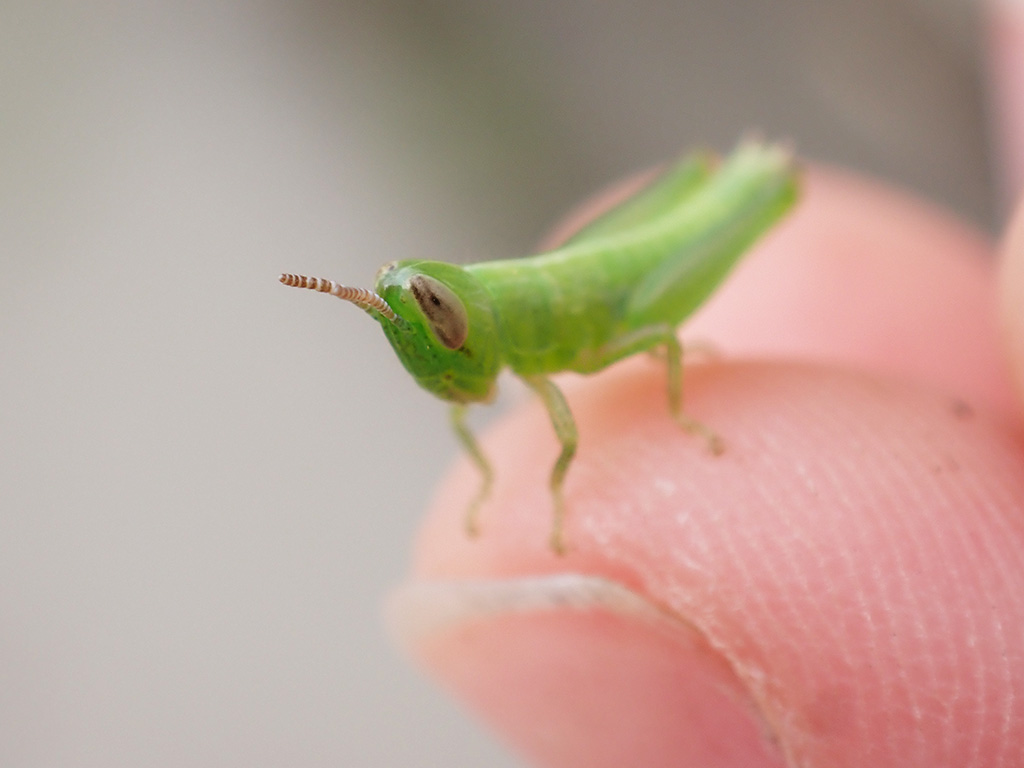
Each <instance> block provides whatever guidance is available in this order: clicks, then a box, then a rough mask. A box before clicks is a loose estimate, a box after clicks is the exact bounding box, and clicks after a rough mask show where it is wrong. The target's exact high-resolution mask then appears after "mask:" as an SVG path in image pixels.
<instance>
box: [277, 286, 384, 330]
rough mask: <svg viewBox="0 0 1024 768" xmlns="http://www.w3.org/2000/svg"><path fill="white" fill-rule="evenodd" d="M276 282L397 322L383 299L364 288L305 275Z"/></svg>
mask: <svg viewBox="0 0 1024 768" xmlns="http://www.w3.org/2000/svg"><path fill="white" fill-rule="evenodd" d="M278 280H280V281H281V282H282V283H284V284H285V285H290V286H292V287H293V288H309V289H310V290H312V291H320V292H321V293H329V294H331V295H332V296H337V297H338V298H339V299H344V300H345V301H350V302H352V303H353V304H355V305H356V306H357V307H359V308H360V309H365V310H367V311H369V310H371V309H372V310H374V311H376V312H378V313H380V314H381V315H383V316H384V317H386V318H387V319H388V320H390V321H391V322H392V323H394V322H396V321H397V320H398V315H396V314H395V310H393V309H392V308H391V307H390V306H389V305H388V303H387V302H386V301H384V299H383V298H382V297H381V296H379V295H377V294H376V293H374V292H373V291H371V290H368V289H366V288H350V287H348V286H347V285H338V283H336V282H334V281H333V280H324V279H323V278H322V277H306V276H305V275H289V274H283V275H281V276H280V277H279V278H278Z"/></svg>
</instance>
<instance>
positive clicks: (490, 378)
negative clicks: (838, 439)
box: [280, 142, 798, 554]
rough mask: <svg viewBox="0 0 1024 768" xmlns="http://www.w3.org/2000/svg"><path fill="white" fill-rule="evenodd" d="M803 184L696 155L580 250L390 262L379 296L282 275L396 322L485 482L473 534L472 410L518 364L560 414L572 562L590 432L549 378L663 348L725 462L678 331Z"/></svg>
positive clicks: (388, 325) (402, 342) (679, 413)
mask: <svg viewBox="0 0 1024 768" xmlns="http://www.w3.org/2000/svg"><path fill="white" fill-rule="evenodd" d="M797 187H798V183H797V171H796V168H795V166H794V163H793V160H792V157H791V155H790V153H789V152H787V151H786V150H784V149H782V148H780V147H777V146H765V145H762V144H758V143H755V142H748V143H744V144H741V145H740V146H739V147H738V148H737V149H736V150H735V151H734V152H733V153H732V154H731V155H730V156H729V157H728V158H726V159H725V160H724V161H723V162H722V163H721V165H718V164H717V163H716V162H715V160H714V158H712V157H711V156H709V155H707V154H693V155H689V156H687V157H684V158H683V159H682V160H681V161H679V162H678V163H676V164H675V165H673V166H671V167H669V168H668V169H667V170H666V171H665V172H663V173H662V174H661V175H660V176H658V177H657V178H656V179H655V180H654V181H653V182H652V183H651V184H649V185H648V186H647V187H646V188H645V189H643V190H641V191H640V192H639V193H637V194H636V195H634V196H632V197H630V198H629V199H627V200H626V201H625V202H622V203H620V204H619V205H618V206H616V207H614V208H612V209H611V210H610V211H608V212H607V213H605V214H604V215H602V216H600V217H598V218H597V219H596V220H595V221H593V222H591V223H590V224H588V225H586V226H585V227H583V229H582V230H581V231H579V232H577V233H576V234H575V235H573V236H572V237H571V238H570V239H569V240H568V241H567V242H565V243H563V244H562V245H561V246H559V247H558V248H556V249H555V250H552V251H548V252H546V253H542V254H540V255H537V256H530V257H527V258H521V259H509V260H502V261H489V262H482V263H479V264H470V265H467V266H456V265H454V264H446V263H443V262H437V261H418V260H407V261H395V262H391V263H390V264H386V265H385V266H383V267H381V269H380V271H379V272H378V273H377V279H376V285H375V286H374V290H373V291H370V290H367V289H364V288H349V287H345V286H341V285H338V284H337V283H334V282H332V281H330V280H322V279H319V278H309V277H304V276H301V275H289V274H285V275H281V277H280V280H281V282H282V283H284V284H285V285H291V286H296V287H299V288H311V289H313V290H316V291H322V292H324V293H331V294H333V295H335V296H337V297H339V298H341V299H344V300H346V301H349V302H352V303H353V304H355V305H356V306H358V307H360V308H361V309H363V310H364V311H365V312H367V313H368V314H369V315H370V316H371V317H373V318H374V319H375V320H377V322H379V323H380V324H381V326H383V328H384V333H385V335H386V336H387V337H388V340H389V341H390V342H391V345H392V346H393V347H394V349H395V352H396V353H397V354H398V357H399V359H400V360H401V361H402V364H403V365H404V366H405V367H406V369H407V370H408V371H409V372H410V373H411V374H412V375H413V376H414V377H415V378H416V381H417V382H419V384H420V386H422V387H423V388H424V389H427V390H428V391H430V392H432V393H434V394H435V395H437V396H438V397H440V398H441V399H443V400H447V401H449V402H450V403H452V407H451V419H452V425H453V427H454V429H455V434H456V435H457V437H458V439H459V442H460V443H461V444H462V446H463V447H464V448H465V450H466V451H467V453H468V454H469V456H470V457H471V458H472V460H473V462H474V463H475V464H476V465H477V466H478V467H479V469H480V472H481V474H482V476H483V482H482V484H481V487H480V490H479V492H478V493H477V495H476V497H475V498H474V499H473V501H472V503H471V504H470V505H469V508H468V510H467V513H466V529H467V531H468V532H469V534H470V535H475V534H476V533H477V531H478V516H479V514H478V513H479V508H480V505H481V503H482V502H483V501H484V499H486V498H487V495H488V493H489V491H490V488H491V483H492V478H493V472H492V470H491V466H490V464H489V462H488V461H487V459H486V458H485V457H484V455H483V453H482V452H481V450H480V447H479V445H478V444H477V441H476V439H475V438H474V437H473V435H472V433H471V432H470V431H469V429H468V427H467V425H466V410H467V407H468V406H469V404H471V403H486V402H489V401H490V400H492V399H493V397H494V394H495V380H496V379H497V376H498V373H499V372H500V371H501V370H502V369H504V368H506V367H507V368H509V369H511V370H512V372H513V373H515V374H516V375H518V376H519V377H520V378H521V379H522V380H523V381H524V382H526V384H527V385H528V386H529V387H530V388H531V389H533V390H534V391H535V392H536V393H537V394H538V395H539V396H540V398H541V400H542V401H543V403H544V405H545V406H546V408H547V410H548V414H549V415H550V417H551V422H552V425H553V426H554V430H555V434H556V436H557V437H558V441H559V443H560V444H561V453H560V454H559V456H558V458H557V460H556V461H555V464H554V468H553V469H552V471H551V480H550V485H551V493H552V497H553V500H554V519H553V523H552V526H551V539H550V543H551V547H552V549H554V551H555V552H557V553H559V554H562V553H564V552H565V538H564V520H565V504H564V501H563V499H562V484H563V481H564V480H565V475H566V472H567V471H568V469H569V465H570V464H571V463H572V459H573V456H574V455H575V453H576V444H577V433H576V423H575V421H574V420H573V416H572V412H571V411H570V410H569V406H568V404H567V403H566V401H565V398H564V397H563V396H562V393H561V392H560V391H559V390H558V388H557V387H556V386H555V385H554V384H553V383H552V381H551V379H550V378H549V375H550V374H553V373H558V372H559V371H575V372H576V373H594V372H595V371H599V370H601V369H603V368H605V367H607V366H609V365H611V364H612V363H614V362H617V361H619V360H621V359H623V358H624V357H628V356H629V355H633V354H636V353H638V352H642V351H647V350H652V349H655V348H658V347H663V348H664V349H665V351H666V359H667V364H668V402H669V410H670V411H671V413H672V416H673V417H674V418H675V420H676V421H677V422H678V423H679V424H680V426H681V427H682V428H683V429H685V430H686V431H687V432H691V433H696V434H699V435H701V436H703V437H704V439H705V440H707V442H708V446H709V448H710V449H711V451H712V452H714V453H719V452H720V451H721V443H720V441H719V439H718V437H717V436H716V435H715V433H714V432H712V431H711V430H710V429H708V428H707V427H706V426H704V425H703V424H701V423H700V422H698V421H695V420H694V419H691V418H690V417H689V416H687V415H686V414H685V413H684V412H683V407H682V402H683V401H682V353H683V350H682V347H681V345H680V343H679V340H678V338H677V337H676V327H677V326H678V325H679V324H680V323H681V322H682V321H683V320H685V319H686V318H687V317H688V316H689V315H690V314H691V313H692V312H693V311H694V310H696V309H697V308H698V307H699V306H700V305H701V304H702V303H703V302H704V301H705V300H706V299H707V298H708V296H710V295H711V293H712V292H713V291H714V290H715V288H717V287H718V285H719V284H720V283H721V282H722V281H723V280H724V279H725V277H726V275H727V274H728V272H729V271H730V269H731V268H732V267H733V266H734V265H735V264H736V262H737V261H738V260H739V258H740V256H742V255H743V253H744V252H745V251H746V250H748V249H749V248H750V246H751V245H752V244H753V243H754V241H756V240H757V239H758V238H759V237H760V236H761V235H762V234H764V233H765V232H766V231H767V230H768V229H769V228H770V227H771V226H772V225H773V224H774V223H775V222H777V221H778V220H779V219H780V218H781V217H782V215H783V214H784V213H785V212H786V211H787V210H788V209H789V208H790V207H791V206H792V205H793V203H794V201H795V200H796V196H797Z"/></svg>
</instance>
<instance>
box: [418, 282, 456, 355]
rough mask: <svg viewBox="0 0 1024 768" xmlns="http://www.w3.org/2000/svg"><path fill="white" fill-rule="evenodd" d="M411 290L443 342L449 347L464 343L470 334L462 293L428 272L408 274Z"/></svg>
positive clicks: (432, 328) (435, 332)
mask: <svg viewBox="0 0 1024 768" xmlns="http://www.w3.org/2000/svg"><path fill="white" fill-rule="evenodd" d="M409 290H410V291H411V292H412V295H413V298H414V299H416V303H417V304H419V306H420V310H422V312H423V314H424V315H425V316H426V318H427V322H428V323H429V324H430V329H431V330H432V331H433V332H434V334H435V335H436V336H437V338H438V339H439V340H440V342H441V343H442V344H444V345H445V346H446V347H448V349H458V348H459V347H461V346H462V345H463V343H464V342H465V341H466V337H467V336H468V335H469V318H468V317H467V315H466V308H465V306H463V304H462V302H461V301H460V300H459V297H458V296H456V295H455V293H454V292H452V290H451V289H450V288H449V287H448V286H447V285H445V284H444V283H442V282H440V281H439V280H435V279H434V278H432V277H428V276H427V275H414V276H413V277H411V278H409Z"/></svg>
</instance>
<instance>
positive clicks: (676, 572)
mask: <svg viewBox="0 0 1024 768" xmlns="http://www.w3.org/2000/svg"><path fill="white" fill-rule="evenodd" d="M1021 6H1022V8H1024V4H1021ZM1018 149H1019V148H1018ZM1001 250H1002V268H1001V270H998V271H997V270H996V269H995V254H994V248H993V246H991V245H990V244H988V243H987V242H986V241H985V239H984V238H983V237H982V236H980V235H979V234H977V233H976V232H973V231H971V230H970V229H969V228H968V227H966V226H965V225H964V224H962V223H960V222H958V221H956V220H955V219H954V218H952V217H951V216H949V215H948V214H945V213H943V212H941V211H938V210H936V209H935V208H932V207H930V206H928V205H927V204H925V203H922V202H920V201H916V200H913V199H911V198H909V197H908V196H906V195H904V194H902V193H899V192H896V191H893V190H891V189H889V188H886V187H884V186H881V185H879V184H875V183H872V182H869V181H866V180H864V179H861V178H857V177H853V176H850V175H846V174H844V173H841V172H838V171H834V170H828V171H825V170H820V169H813V170H811V171H810V172H809V173H808V175H807V183H806V197H805V199H804V201H803V202H802V203H801V208H800V211H799V213H798V214H796V215H794V216H793V217H792V218H791V219H790V220H789V221H788V222H787V223H786V224H785V225H784V226H783V227H781V228H780V229H779V230H778V231H777V232H776V233H774V234H773V235H772V236H771V237H770V238H769V239H767V240H766V241H765V242H764V243H763V244H762V245H761V246H760V247H758V249H757V251H756V253H754V254H752V255H751V256H750V257H749V259H748V261H747V262H745V263H744V265H743V266H742V267H741V269H739V270H738V271H737V272H736V274H735V276H734V278H732V279H730V281H729V282H728V283H727V284H726V285H725V286H724V287H723V288H722V289H721V291H720V293H719V294H718V295H716V297H715V299H714V300H713V302H712V303H711V304H709V306H708V307H707V308H706V310H705V311H702V312H701V313H700V315H699V316H698V317H696V318H694V321H693V322H692V323H689V324H687V325H686V326H685V328H684V338H686V339H700V340H705V339H706V340H708V341H710V342H712V343H713V344H714V345H715V346H716V347H718V348H719V349H720V350H721V352H722V357H721V358H720V359H713V360H711V361H710V362H706V363H701V364H700V365H695V366H692V367H690V368H689V369H688V371H687V379H686V387H685V394H686V402H687V409H688V411H689V412H690V413H691V414H692V415H694V416H695V417H698V418H700V419H701V420H703V421H705V422H706V423H708V424H710V425H713V426H714V428H715V429H716V430H718V432H719V433H720V434H721V435H722V436H723V438H724V439H725V441H726V452H725V454H724V455H722V456H720V457H712V456H710V455H708V454H707V453H706V452H705V450H704V448H703V445H702V443H701V442H700V440H699V439H694V438H691V437H688V436H686V435H684V434H682V433H681V432H680V431H679V430H678V428H676V427H675V426H674V424H673V422H672V421H671V419H670V418H669V417H668V414H667V407H666V402H665V392H664V389H665V375H664V367H663V364H662V363H661V362H660V361H657V360H653V359H646V358H642V357H641V358H634V359H632V360H630V361H627V362H625V363H623V364H621V365H617V366H615V367H613V368H611V369H609V370H608V371H605V372H603V373H602V374H600V375H597V376H593V377H586V378H582V377H565V378H563V379H561V380H560V383H561V384H562V385H563V387H564V389H565V391H566V393H567V396H568V398H569V401H570V405H571V407H572V409H573V412H574V414H575V415H576V419H577V421H578V424H579V430H580V451H579V454H578V458H577V460H576V462H575V463H574V464H573V466H572V469H571V471H570V474H569V478H568V481H567V483H566V501H567V506H568V508H569V509H570V518H569V521H568V525H567V538H568V542H569V546H570V548H571V551H570V553H569V555H568V556H566V557H564V558H559V557H556V556H554V555H552V554H551V553H550V552H549V551H548V550H547V549H546V541H547V532H548V526H549V525H550V510H551V502H550V498H549V496H548V493H547V489H546V477H547V473H548V471H549V469H550V465H551V462H552V460H553V458H554V455H555V453H556V450H557V449H556V444H555V440H554V437H553V435H552V432H551V427H550V424H549V423H548V421H547V417H546V415H545V413H544V412H543V410H542V408H541V407H540V406H539V404H537V403H534V402H530V403H527V404H525V405H524V406H523V407H521V408H519V409H518V410H517V411H516V412H515V413H513V414H512V415H511V416H510V417H508V418H507V419H505V420H504V421H502V422H501V423H500V424H499V425H498V426H497V427H496V428H495V429H494V430H492V431H491V432H490V433H489V434H488V435H487V437H486V439H485V442H484V448H485V450H486V452H487V453H488V455H489V456H490V457H491V458H492V460H493V462H494V465H495V469H496V473H497V482H496V486H495V489H494V493H493V495H492V497H491V499H490V500H489V502H488V503H487V504H486V506H485V507H484V509H483V517H482V526H483V533H482V535H481V537H480V539H479V540H476V541H469V540H467V539H466V537H465V535H464V534H463V532H462V527H461V523H462V521H461V516H462V513H463V510H464V507H465V504H466V502H467V500H468V499H469V498H470V497H471V495H472V493H473V491H474V489H475V488H476V484H477V477H476V475H475V473H474V472H473V470H472V468H471V467H469V466H468V464H467V463H465V462H462V463H460V464H459V465H458V466H457V467H456V468H455V469H454V470H453V472H452V473H451V474H450V476H449V477H448V478H447V480H446V481H445V482H444V484H443V485H442V487H441V489H440V491H439V493H438V496H437V499H436V501H435V503H434V505H433V507H432V511H431V513H430V514H429V516H428V518H427V520H426V523H425V525H424V528H423V531H422V533H421V535H420V538H419V541H418V544H417V550H416V555H415V564H414V568H413V575H412V577H411V579H412V586H411V587H409V588H407V590H406V598H405V600H404V602H403V601H402V600H399V604H398V609H397V610H398V614H399V615H398V617H397V623H398V627H399V632H400V634H401V635H402V639H403V640H404V642H405V643H406V645H407V647H408V648H409V650H410V652H411V653H412V654H414V655H415V657H416V658H417V659H418V660H419V661H420V662H421V663H422V664H423V665H424V666H425V667H426V668H427V669H428V670H429V671H430V672H431V674H432V675H434V676H435V677H436V678H437V679H438V680H439V681H441V683H442V684H443V685H445V686H446V687H448V688H449V689H451V690H452V691H454V692H455V693H456V694H457V695H458V696H459V697H461V698H462V699H464V700H465V701H466V702H467V703H468V705H469V706H470V707H471V708H472V709H474V710H475V711H476V712H477V713H478V714H479V715H480V716H481V717H482V718H483V719H485V720H486V721H488V722H489V723H490V725H491V726H492V727H493V728H494V729H495V730H496V731H497V732H499V733H500V734H501V735H502V737H503V738H504V740H505V741H506V742H508V743H509V744H510V745H512V746H513V747H514V748H515V749H516V750H517V751H518V752H520V753H521V754H523V755H525V756H527V757H528V758H529V759H530V760H531V761H533V762H534V763H536V764H540V765H550V766H605V765H607V766H621V765H643V766H659V765H694V766H790V765H792V766H796V765H799V766H811V767H814V768H819V767H820V768H825V767H826V766H827V767H829V768H842V767H844V766H857V767H858V768H863V767H864V766H901V767H905V766H929V767H934V766H985V767H986V768H999V767H1000V766H1007V767H1008V766H1019V765H1021V760H1022V756H1024V598H1022V595H1024V439H1022V425H1021V408H1020V403H1021V395H1022V394H1024V310H1022V309H1021V308H1024V212H1022V213H1021V214H1020V215H1018V216H1017V218H1016V223H1015V225H1014V226H1013V227H1012V228H1011V233H1010V234H1009V235H1008V237H1007V238H1006V239H1005V240H1004V243H1003V246H1002V249H1001ZM997 276H998V277H997ZM997 297H998V300H997ZM999 306H1001V308H1002V327H1003V329H1004V331H1005V333H1003V334H1002V336H1000V334H999V332H998V326H999V323H998V320H997V316H998V309H997V308H998V307H999ZM1011 372H1012V375H1011ZM1014 380H1015V381H1016V383H1015V384H1014ZM566 573H569V574H582V575H585V576H587V577H599V578H598V579H595V578H590V579H589V580H587V579H584V581H586V582H587V583H593V584H598V585H608V584H609V583H614V584H617V585H622V586H623V587H625V588H626V589H627V590H628V593H629V594H631V595H632V596H633V597H635V598H636V602H637V603H638V604H641V605H642V606H644V607H645V609H646V612H645V610H633V609H632V608H629V609H623V607H622V605H621V604H619V603H615V604H613V605H611V606H610V607H609V606H608V605H604V607H602V606H601V605H593V604H588V605H585V606H584V608H583V609H580V608H579V607H575V608H573V607H568V606H566V605H565V604H564V600H565V598H566V596H568V597H572V596H574V595H577V596H578V594H579V591H578V590H577V589H576V588H574V587H571V586H570V587H566V582H564V580H562V581H560V580H558V579H557V578H555V577H556V575H558V574H566ZM531 577H536V578H535V580H533V581H525V579H528V578H531ZM433 584H439V585H441V587H440V589H441V592H442V593H444V594H445V595H446V596H447V598H448V599H449V602H448V603H445V602H444V601H443V600H440V599H435V598H431V597H430V593H429V591H428V592H425V593H422V592H421V593H417V591H416V588H417V587H423V586H424V585H433ZM470 587H471V588H472V590H474V592H473V594H474V596H475V597H474V598H473V600H469V599H466V596H467V594H468V590H469V588H470ZM509 588H511V589H512V590H513V591H514V593H515V594H516V595H518V597H517V598H516V600H518V601H519V602H518V603H516V602H515V601H513V602H512V603H509V602H508V601H506V602H502V600H503V598H501V596H500V595H501V594H504V593H503V592H502V589H506V590H507V589H509ZM601 589H603V587H599V591H600V590H601ZM453 596H454V598H455V601H456V604H457V605H458V607H457V609H456V610H455V611H454V613H452V612H451V611H450V610H449V613H448V614H447V616H446V617H443V620H437V619H438V617H441V614H443V613H444V609H445V607H447V608H449V609H450V598H452V597H453ZM460 597H461V602H459V600H460ZM560 600H561V601H563V602H562V603H559V602H558V601H560ZM531 601H532V602H531ZM584 602H586V601H584ZM510 606H511V607H510ZM524 606H526V608H525V609H524ZM530 606H532V607H530ZM538 606H539V607H538ZM416 611H419V612H420V613H422V614H424V615H425V616H427V617H428V618H430V617H433V618H434V619H435V620H436V621H435V623H434V624H433V625H431V626H430V627H429V628H428V629H426V630H424V629H423V626H422V625H415V622H414V621H412V620H411V619H410V616H411V615H412V614H413V613H415V612H416ZM652 616H653V617H654V618H652Z"/></svg>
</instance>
